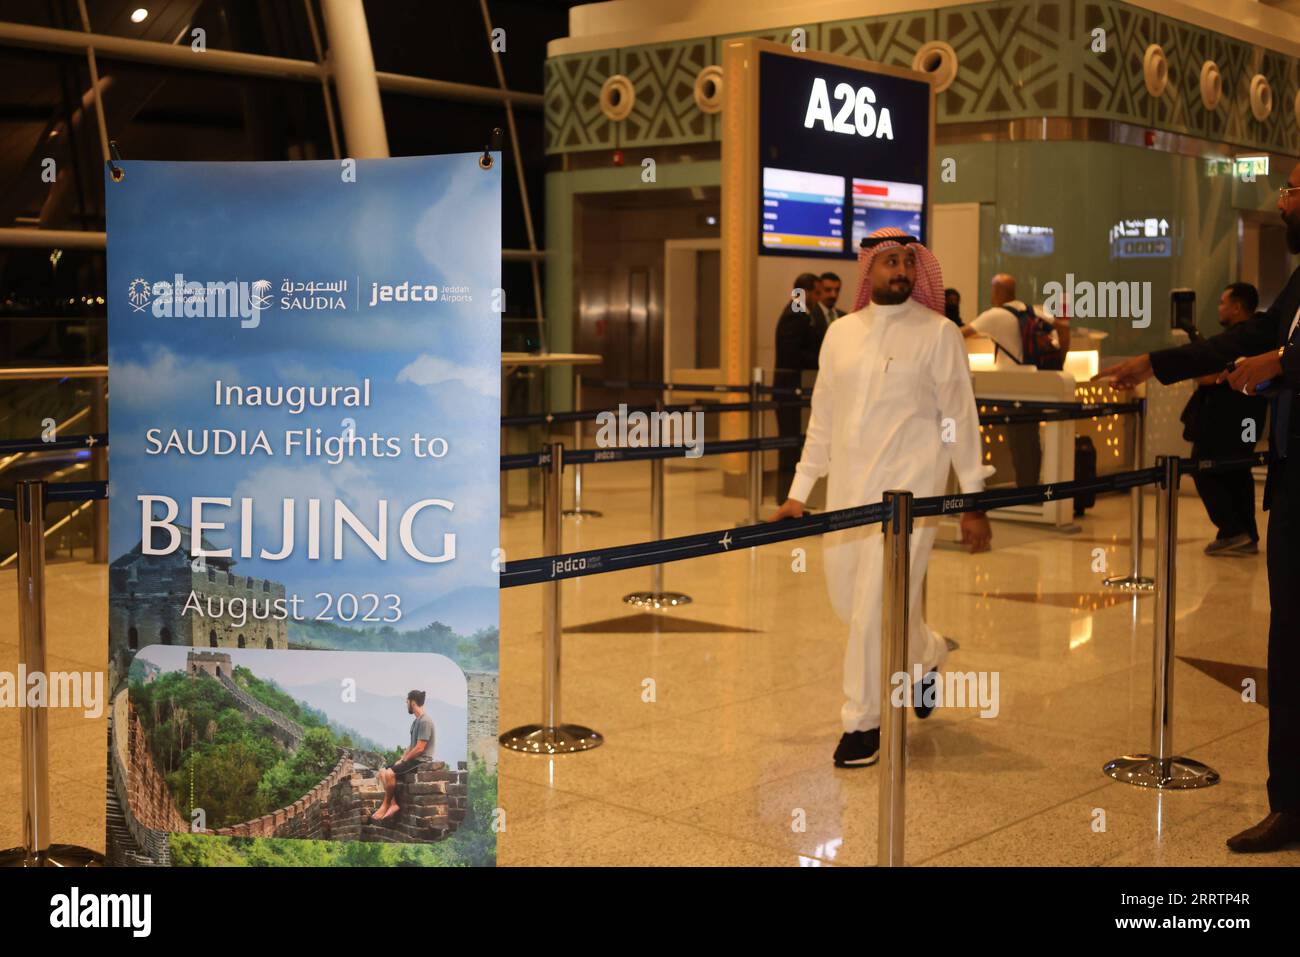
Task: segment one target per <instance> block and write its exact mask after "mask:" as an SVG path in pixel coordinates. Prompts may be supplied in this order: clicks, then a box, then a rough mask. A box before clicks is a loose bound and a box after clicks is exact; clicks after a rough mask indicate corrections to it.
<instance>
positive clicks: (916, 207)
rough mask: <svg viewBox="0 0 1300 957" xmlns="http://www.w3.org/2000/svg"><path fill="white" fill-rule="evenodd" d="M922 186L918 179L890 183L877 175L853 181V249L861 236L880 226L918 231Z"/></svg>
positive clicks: (923, 199) (923, 205)
mask: <svg viewBox="0 0 1300 957" xmlns="http://www.w3.org/2000/svg"><path fill="white" fill-rule="evenodd" d="M924 213H925V189H924V187H922V186H921V184H920V183H891V182H889V181H888V180H879V179H855V180H854V181H853V247H852V248H853V249H854V250H856V249H857V248H858V243H859V242H860V241H861V240H862V237H864V236H869V235H870V234H871V233H874V232H875V231H876V230H877V229H880V228H882V227H884V226H895V227H897V228H898V229H901V230H902V231H903V232H905V233H910V234H911V235H913V236H920V235H921V218H922V216H923V215H924Z"/></svg>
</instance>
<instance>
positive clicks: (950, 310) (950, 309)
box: [943, 288, 963, 328]
mask: <svg viewBox="0 0 1300 957" xmlns="http://www.w3.org/2000/svg"><path fill="white" fill-rule="evenodd" d="M943 314H944V315H945V316H947V317H948V318H949V319H951V320H952V321H953V322H955V323H956V324H957V327H958V328H961V326H962V325H963V323H962V321H961V293H959V292H958V291H957V290H956V289H951V288H949V289H945V290H944V291H943Z"/></svg>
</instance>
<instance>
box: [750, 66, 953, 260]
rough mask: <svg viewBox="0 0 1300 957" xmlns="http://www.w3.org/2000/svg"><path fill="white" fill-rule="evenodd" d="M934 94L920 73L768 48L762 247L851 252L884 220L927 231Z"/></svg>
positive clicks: (763, 78) (762, 91) (762, 124)
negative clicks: (903, 73) (863, 66)
mask: <svg viewBox="0 0 1300 957" xmlns="http://www.w3.org/2000/svg"><path fill="white" fill-rule="evenodd" d="M930 102H931V94H930V84H929V82H928V81H926V80H923V79H910V78H906V77H899V76H893V75H891V74H887V73H877V72H873V71H870V70H860V69H854V68H851V67H843V66H839V65H834V64H828V63H821V62H818V61H815V60H807V59H801V58H799V57H794V56H785V55H782V54H777V53H770V52H766V51H764V52H761V53H760V54H759V128H758V140H759V142H758V147H759V163H760V164H761V169H760V171H759V172H760V176H761V182H762V189H761V194H762V195H761V196H760V197H759V202H760V203H761V204H762V208H761V224H762V225H761V228H760V230H759V241H758V252H759V253H760V254H761V255H767V256H825V257H827V258H842V259H851V258H854V257H856V256H857V250H858V242H859V240H860V239H861V238H862V237H863V236H865V235H867V234H868V233H870V232H872V231H874V230H876V229H879V228H881V227H882V226H896V227H898V228H899V229H903V230H905V231H907V232H909V233H912V234H913V235H916V236H919V237H920V238H922V239H925V238H926V236H925V233H926V229H927V228H928V224H927V222H926V200H927V196H926V190H927V187H928V183H929V182H930V165H929V164H930ZM846 227H847V228H846Z"/></svg>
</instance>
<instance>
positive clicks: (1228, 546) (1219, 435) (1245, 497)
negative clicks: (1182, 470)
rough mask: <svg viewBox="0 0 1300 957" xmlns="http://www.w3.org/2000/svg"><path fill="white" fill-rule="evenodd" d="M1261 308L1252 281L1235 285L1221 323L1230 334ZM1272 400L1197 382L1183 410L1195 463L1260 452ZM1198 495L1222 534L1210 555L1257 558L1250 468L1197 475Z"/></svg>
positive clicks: (1208, 379)
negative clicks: (1259, 441)
mask: <svg viewBox="0 0 1300 957" xmlns="http://www.w3.org/2000/svg"><path fill="white" fill-rule="evenodd" d="M1258 305H1259V291H1258V290H1256V289H1255V287H1254V286H1252V285H1251V284H1250V283H1248V282H1234V283H1232V284H1231V285H1229V286H1228V287H1227V288H1226V289H1224V290H1223V293H1222V294H1221V295H1220V296H1219V323H1220V324H1221V325H1222V326H1223V327H1224V328H1225V329H1231V328H1232V327H1233V326H1236V325H1240V324H1241V323H1243V322H1248V321H1250V319H1251V317H1252V316H1254V315H1255V309H1256V307H1257V306H1258ZM1267 414H1268V400H1267V399H1265V398H1263V397H1261V396H1252V395H1242V394H1241V393H1240V392H1238V391H1236V390H1235V389H1233V388H1232V386H1230V385H1228V383H1226V382H1220V381H1219V374H1218V373H1217V372H1212V373H1210V374H1209V375H1206V376H1198V377H1197V379H1196V391H1195V392H1193V393H1192V397H1191V398H1190V399H1188V400H1187V406H1186V408H1184V409H1183V438H1185V439H1187V440H1188V441H1189V442H1191V443H1192V458H1194V459H1221V460H1222V459H1240V458H1244V457H1245V456H1247V455H1250V454H1251V453H1252V452H1254V451H1255V442H1256V437H1257V436H1260V437H1262V434H1263V431H1264V417H1265V416H1266V415H1267ZM1192 481H1193V482H1195V483H1196V494H1198V495H1199V496H1200V497H1201V502H1202V503H1203V504H1204V505H1205V511H1206V514H1208V515H1209V516H1210V521H1211V522H1213V523H1214V526H1215V528H1216V529H1217V530H1218V535H1217V536H1216V537H1215V539H1214V541H1212V542H1210V544H1208V545H1206V546H1205V554H1207V555H1215V556H1225V555H1227V556H1232V555H1254V554H1257V553H1258V552H1259V529H1258V528H1257V527H1256V525H1255V476H1254V474H1253V473H1252V472H1251V470H1250V468H1249V467H1243V468H1239V469H1230V470H1228V471H1220V472H1193V473H1192Z"/></svg>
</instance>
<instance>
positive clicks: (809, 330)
mask: <svg viewBox="0 0 1300 957" xmlns="http://www.w3.org/2000/svg"><path fill="white" fill-rule="evenodd" d="M821 292H822V286H821V279H820V278H818V277H817V276H816V275H815V274H813V273H810V272H806V273H801V274H800V275H799V276H798V277H796V278H795V281H794V288H793V289H792V290H790V301H789V302H788V303H786V307H785V309H784V310H782V312H781V318H780V319H778V320H777V322H776V370H775V372H774V374H773V376H772V385H774V386H775V387H776V388H778V389H791V388H796V387H798V386H799V385H800V384H801V383H802V381H803V372H804V370H805V369H816V368H817V354H818V353H819V352H821V348H822V338H823V337H824V336H825V335H826V328H827V321H826V314H825V313H824V312H822V309H821ZM800 293H802V295H800ZM775 398H776V399H777V401H783V402H790V401H791V400H792V399H793V398H794V397H793V396H788V395H784V396H783V395H778V396H776V397H775ZM802 425H803V407H802V406H799V405H793V404H790V405H781V406H778V407H777V410H776V431H777V434H778V435H780V436H782V437H785V436H795V435H798V434H799V433H800V431H801V427H802ZM778 461H779V465H778V467H777V489H778V490H782V491H783V490H785V489H787V488H789V487H790V483H791V482H792V481H794V467H795V465H796V464H797V463H798V462H799V449H798V448H788V449H780V450H779V459H778ZM778 494H780V492H778Z"/></svg>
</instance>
